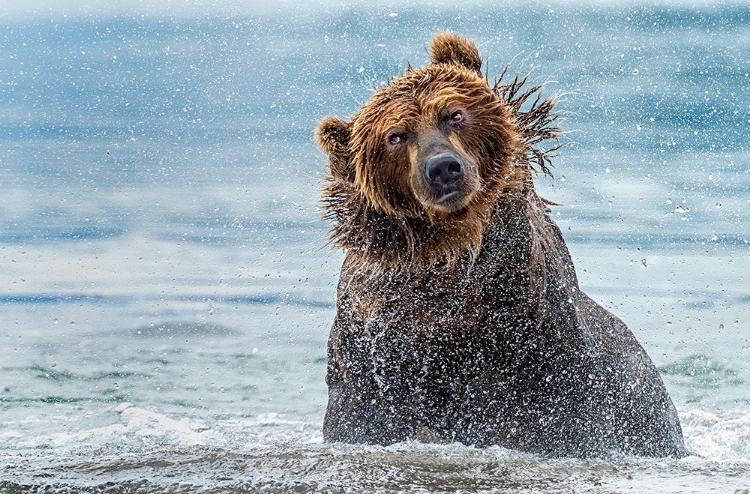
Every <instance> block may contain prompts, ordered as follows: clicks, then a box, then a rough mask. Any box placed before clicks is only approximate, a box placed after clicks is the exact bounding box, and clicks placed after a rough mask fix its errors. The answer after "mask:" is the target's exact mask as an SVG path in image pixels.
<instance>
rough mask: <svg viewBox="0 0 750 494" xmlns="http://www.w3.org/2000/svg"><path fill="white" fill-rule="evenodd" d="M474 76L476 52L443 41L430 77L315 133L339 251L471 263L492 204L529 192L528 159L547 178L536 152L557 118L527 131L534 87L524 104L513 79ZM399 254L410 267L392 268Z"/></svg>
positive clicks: (425, 72) (437, 44)
mask: <svg viewBox="0 0 750 494" xmlns="http://www.w3.org/2000/svg"><path fill="white" fill-rule="evenodd" d="M481 68H482V59H481V58H480V56H479V52H478V50H477V48H476V46H475V45H474V43H473V42H471V41H469V40H467V39H465V38H462V37H460V36H458V35H455V34H452V33H440V34H438V35H436V36H435V38H434V39H433V40H432V43H431V46H430V63H429V64H428V65H427V66H425V67H422V68H418V69H413V68H411V67H409V68H408V69H407V71H406V73H405V74H403V75H401V76H399V77H396V78H394V79H392V80H391V81H390V82H389V83H388V84H387V85H386V86H384V87H382V88H380V89H378V90H377V91H376V92H375V94H374V96H373V97H372V99H371V100H370V101H368V102H367V103H365V104H364V105H363V106H362V107H361V108H360V109H359V111H358V112H357V113H356V114H355V115H354V116H353V117H352V118H351V120H350V121H345V120H341V119H339V118H335V117H326V118H324V119H323V120H322V121H321V123H320V125H319V126H318V128H317V130H316V138H317V141H318V144H319V145H320V147H321V148H322V149H323V150H324V151H325V152H326V154H327V155H328V157H329V162H328V164H329V170H330V173H329V176H328V180H329V185H328V186H327V188H326V190H325V191H324V198H325V200H326V206H325V207H326V209H327V211H328V214H329V216H331V217H332V218H333V220H334V231H333V235H332V236H333V238H334V240H335V241H336V242H337V244H338V245H339V246H341V247H344V248H347V249H349V250H356V251H359V252H362V253H365V254H367V257H369V258H370V260H373V259H374V260H375V261H376V262H380V263H381V264H383V263H385V264H388V263H389V262H390V263H392V262H394V261H393V259H396V262H397V263H402V262H403V261H406V262H410V263H414V262H419V261H421V263H422V264H428V265H429V264H445V262H446V261H450V259H455V258H457V257H459V256H460V255H462V253H463V252H465V251H467V250H471V251H473V252H475V253H476V251H477V250H478V248H479V246H480V244H481V238H482V233H483V231H484V229H485V228H486V227H487V224H488V222H489V220H490V217H491V214H492V210H493V208H494V205H495V203H496V202H497V200H498V198H499V196H500V195H502V194H503V192H505V191H509V190H519V189H521V188H523V187H524V186H525V185H529V184H530V183H531V180H530V177H531V173H530V171H531V170H532V169H533V167H532V166H530V162H531V161H535V160H534V153H537V154H539V153H541V154H540V156H542V158H543V159H541V161H539V160H538V159H537V160H536V162H538V163H539V164H541V166H542V169H543V170H545V171H546V170H547V168H546V163H547V162H546V161H545V160H546V156H545V155H544V153H542V152H540V151H537V150H535V149H533V144H535V143H536V142H539V141H540V140H542V139H540V136H541V137H542V138H547V137H553V138H555V137H556V134H554V132H555V131H556V130H557V129H556V128H552V127H550V126H549V125H547V124H548V123H549V122H550V121H551V120H553V119H554V118H552V119H549V118H548V119H547V120H545V119H541V120H539V119H538V118H537V121H536V122H533V120H534V119H533V118H531V119H530V118H528V117H529V112H528V111H527V112H525V113H524V112H521V111H520V108H521V105H522V104H523V103H524V101H525V100H526V99H527V98H528V97H529V96H530V95H531V94H534V93H536V92H537V90H538V87H536V88H532V89H531V90H530V91H526V92H525V93H522V92H520V91H519V89H520V88H521V86H522V85H523V83H524V82H525V79H523V80H519V79H518V77H516V79H515V80H514V81H513V82H511V83H510V84H504V85H502V84H500V83H499V81H498V82H496V84H495V85H494V86H491V85H490V84H489V82H488V80H487V78H486V77H485V76H483V75H482V72H481ZM539 101H540V100H539V99H537V102H535V103H534V104H533V105H532V110H534V109H536V110H537V113H538V110H539V109H540V108H541V107H543V106H545V105H546V106H548V108H547V112H546V114H545V115H547V116H548V114H549V109H551V107H552V103H551V101H549V100H547V101H544V102H543V103H542V104H541V105H540V104H539ZM533 116H534V115H532V117H533ZM536 116H537V117H538V116H539V115H536ZM532 127H536V129H532ZM540 129H543V130H544V131H546V132H547V134H549V135H546V136H543V135H542V134H543V133H544V132H542V133H541V134H540V132H539V130H540ZM531 130H533V132H532V131H531ZM399 243H400V244H402V245H399ZM399 249H401V250H405V251H406V253H407V255H405V256H399V255H395V256H394V254H393V252H395V251H398V250H399ZM389 251H390V253H389Z"/></svg>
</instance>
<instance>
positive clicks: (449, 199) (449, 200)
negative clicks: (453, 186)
mask: <svg viewBox="0 0 750 494" xmlns="http://www.w3.org/2000/svg"><path fill="white" fill-rule="evenodd" d="M461 195H462V194H461V192H460V191H458V190H454V191H453V192H448V193H447V194H443V195H442V196H440V197H438V198H437V199H436V200H435V205H436V206H450V205H452V204H454V203H457V202H459V201H460V198H461Z"/></svg>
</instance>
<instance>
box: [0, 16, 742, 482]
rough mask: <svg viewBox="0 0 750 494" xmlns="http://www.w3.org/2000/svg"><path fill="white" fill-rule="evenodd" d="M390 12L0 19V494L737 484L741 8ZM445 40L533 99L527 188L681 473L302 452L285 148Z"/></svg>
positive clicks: (321, 280)
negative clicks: (538, 139)
mask: <svg viewBox="0 0 750 494" xmlns="http://www.w3.org/2000/svg"><path fill="white" fill-rule="evenodd" d="M15 4H18V2H15ZM405 5H407V6H406V7H404V5H400V6H389V5H387V4H386V3H378V4H376V6H374V7H364V6H362V5H360V6H357V7H349V8H344V7H342V6H340V5H330V6H326V5H317V6H315V7H312V8H310V7H304V8H303V7H298V8H293V7H291V6H289V4H287V3H281V4H279V6H278V7H277V8H275V9H271V8H270V7H269V8H267V9H266V10H264V11H261V10H257V11H254V10H253V8H251V7H248V8H246V9H244V10H237V9H235V10H223V11H220V10H215V11H210V12H209V11H200V12H198V11H195V12H192V11H190V10H183V11H181V12H179V13H177V14H174V15H171V14H170V13H169V10H168V9H163V10H162V11H161V12H160V13H153V12H151V13H147V14H141V13H138V12H137V11H136V10H132V11H130V12H128V10H127V9H120V10H117V11H113V12H100V11H89V12H87V11H85V10H82V11H74V12H71V13H68V14H66V13H65V12H64V9H52V10H49V11H48V10H44V9H40V12H37V13H35V14H32V13H28V12H26V13H25V14H24V15H21V12H22V11H23V9H22V8H21V9H15V10H13V9H11V10H6V11H3V9H2V8H0V115H2V118H0V186H1V189H0V342H1V343H2V344H0V492H9V493H17V492H108V493H116V492H155V491H165V492H176V493H182V492H232V491H248V492H316V491H321V492H381V491H382V492H403V491H409V492H501V493H502V492H508V493H511V492H513V493H515V492H559V493H567V492H591V493H615V492H617V493H619V492H664V493H666V492H730V493H732V492H739V493H742V492H748V490H747V489H750V328H748V324H749V322H750V288H748V284H749V282H750V279H749V278H750V270H748V263H749V262H750V245H749V244H748V242H750V232H748V224H749V220H750V213H749V211H750V193H749V192H750V153H749V150H748V143H749V142H750V130H749V129H750V55H749V53H750V9H748V8H747V7H745V6H740V5H739V4H737V5H734V6H732V5H726V6H709V5H702V4H695V5H692V4H691V5H681V4H674V3H673V4H670V5H671V6H669V7H666V6H665V7H646V6H623V5H612V6H605V5H598V4H597V5H598V6H592V7H574V6H572V5H568V4H546V3H540V2H530V3H527V4H522V5H520V6H514V7H505V6H502V5H501V4H499V3H498V4H494V3H493V4H490V3H487V4H484V5H481V4H479V5H477V4H473V5H467V6H445V5H444V4H441V6H440V7H429V6H426V5H418V4H412V3H407V4H405ZM30 10H31V8H29V11H30ZM445 28H450V29H451V30H454V31H457V32H459V33H461V34H463V35H466V36H468V37H471V38H473V39H475V40H476V42H477V44H478V45H479V47H480V51H481V52H482V54H483V56H484V57H485V58H486V59H487V60H488V69H489V74H490V76H491V77H492V75H493V74H499V73H500V72H501V71H502V69H503V68H504V67H505V65H506V64H510V67H511V70H512V71H520V72H524V73H525V72H531V79H532V80H533V81H534V82H547V83H548V86H547V89H546V91H547V94H551V95H558V96H559V100H560V102H559V108H560V109H561V110H562V111H563V112H564V113H565V120H564V122H563V126H564V127H565V129H566V130H568V133H567V134H566V136H565V139H564V141H565V143H566V146H565V148H564V149H563V150H562V151H561V155H560V157H559V158H558V159H557V160H556V163H555V168H554V170H553V171H554V174H555V177H556V178H555V179H554V180H549V179H540V180H538V181H537V185H538V187H539V189H540V190H541V191H542V194H543V195H544V196H545V197H547V198H549V199H551V200H553V201H556V202H560V203H563V204H564V206H562V207H556V208H555V209H554V214H555V217H556V220H557V222H558V224H559V225H560V227H561V228H562V230H563V233H564V235H565V237H566V240H567V242H568V245H569V247H570V250H571V252H572V254H573V257H574V260H575V262H576V265H577V269H578V275H579V278H580V283H581V286H582V288H583V289H584V290H585V291H586V292H587V293H588V294H589V295H591V296H592V297H593V298H594V299H596V300H598V301H599V302H601V303H602V304H603V305H605V306H606V307H608V308H609V309H610V310H612V311H613V312H614V313H616V314H617V315H618V316H620V317H621V318H622V319H624V320H625V321H626V322H627V323H628V325H629V326H630V328H631V329H632V330H633V331H634V333H635V334H636V336H637V337H638V338H639V339H640V341H641V343H642V344H643V345H644V346H645V347H646V349H647V351H648V352H649V354H650V355H651V357H652V359H653V360H654V361H655V362H656V363H657V365H658V366H659V368H660V370H661V373H662V375H663V377H664V380H665V382H666V384H667V387H668V388H669V390H670V393H671V395H672V398H673V400H674V402H675V404H676V406H677V409H678V411H679V413H680V417H681V420H682V424H683V429H684V432H685V439H686V443H687V445H688V447H689V448H690V450H691V451H692V452H693V453H694V455H693V456H690V457H688V458H685V459H682V460H645V459H638V458H609V459H600V460H568V459H560V460H550V459H543V458H539V457H535V456H533V455H525V454H520V453H517V452H512V451H507V450H503V449H499V448H489V449H475V448H469V447H465V446H461V445H422V444H411V443H407V444H398V445H394V446H391V447H369V446H367V447H366V446H349V445H340V444H326V443H323V442H322V433H321V425H322V420H323V414H324V410H325V404H326V400H327V396H326V387H325V383H324V376H325V368H326V339H327V333H328V329H329V327H330V324H331V321H332V318H333V314H334V306H335V305H334V304H335V286H336V280H337V276H338V269H339V267H340V263H341V260H342V254H341V253H340V252H335V251H331V250H330V249H329V248H328V247H327V246H326V236H327V230H328V225H326V224H325V223H324V222H322V221H320V219H319V217H320V210H319V209H318V198H317V194H318V189H319V187H320V184H321V176H322V174H323V168H324V162H325V159H324V157H323V155H322V153H320V152H319V151H318V150H317V149H316V147H315V145H314V143H313V140H312V132H313V129H314V127H315V125H316V123H317V121H318V120H319V119H320V118H321V117H323V116H325V115H328V114H333V115H338V116H346V115H348V114H351V113H353V112H354V111H355V110H356V109H357V108H358V105H359V103H361V102H363V101H366V100H367V99H368V97H369V95H371V94H372V88H373V87H374V86H376V85H379V84H381V82H382V81H385V80H386V79H387V77H388V76H389V75H390V74H392V73H399V72H401V71H403V69H404V67H405V66H406V63H407V60H409V61H411V62H412V63H413V64H415V65H421V64H423V63H425V61H426V58H427V51H426V50H427V48H426V47H427V46H428V44H429V41H430V39H431V36H432V34H433V33H434V32H435V31H436V30H440V29H445Z"/></svg>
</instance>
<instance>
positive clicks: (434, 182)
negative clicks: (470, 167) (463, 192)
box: [422, 151, 465, 202]
mask: <svg viewBox="0 0 750 494" xmlns="http://www.w3.org/2000/svg"><path fill="white" fill-rule="evenodd" d="M422 173H423V174H424V179H425V182H427V185H428V186H429V187H430V188H431V189H432V190H434V191H435V192H436V193H437V194H438V196H439V199H438V202H442V200H443V199H447V198H448V197H447V196H450V195H452V194H453V193H455V192H456V191H458V189H459V188H460V187H461V184H462V183H463V181H464V175H465V167H464V164H463V161H462V160H461V158H460V157H458V156H457V155H456V154H455V153H452V152H450V151H447V152H444V153H440V154H438V155H435V156H432V157H430V158H429V159H428V160H427V161H426V162H425V165H424V169H423V172H422Z"/></svg>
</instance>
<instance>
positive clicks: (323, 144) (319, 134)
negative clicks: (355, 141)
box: [315, 117, 354, 181]
mask: <svg viewBox="0 0 750 494" xmlns="http://www.w3.org/2000/svg"><path fill="white" fill-rule="evenodd" d="M351 130H352V123H351V122H345V121H343V120H341V119H340V118H336V117H325V118H324V119H323V120H321V121H320V124H318V128H317V129H315V140H316V141H318V146H320V148H321V149H322V150H323V151H325V153H326V154H327V155H328V167H329V168H330V169H331V175H333V176H334V177H335V178H340V179H343V180H348V181H352V180H354V167H353V166H352V164H351V160H350V159H349V158H350V153H349V138H350V137H351V133H352V132H351Z"/></svg>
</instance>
